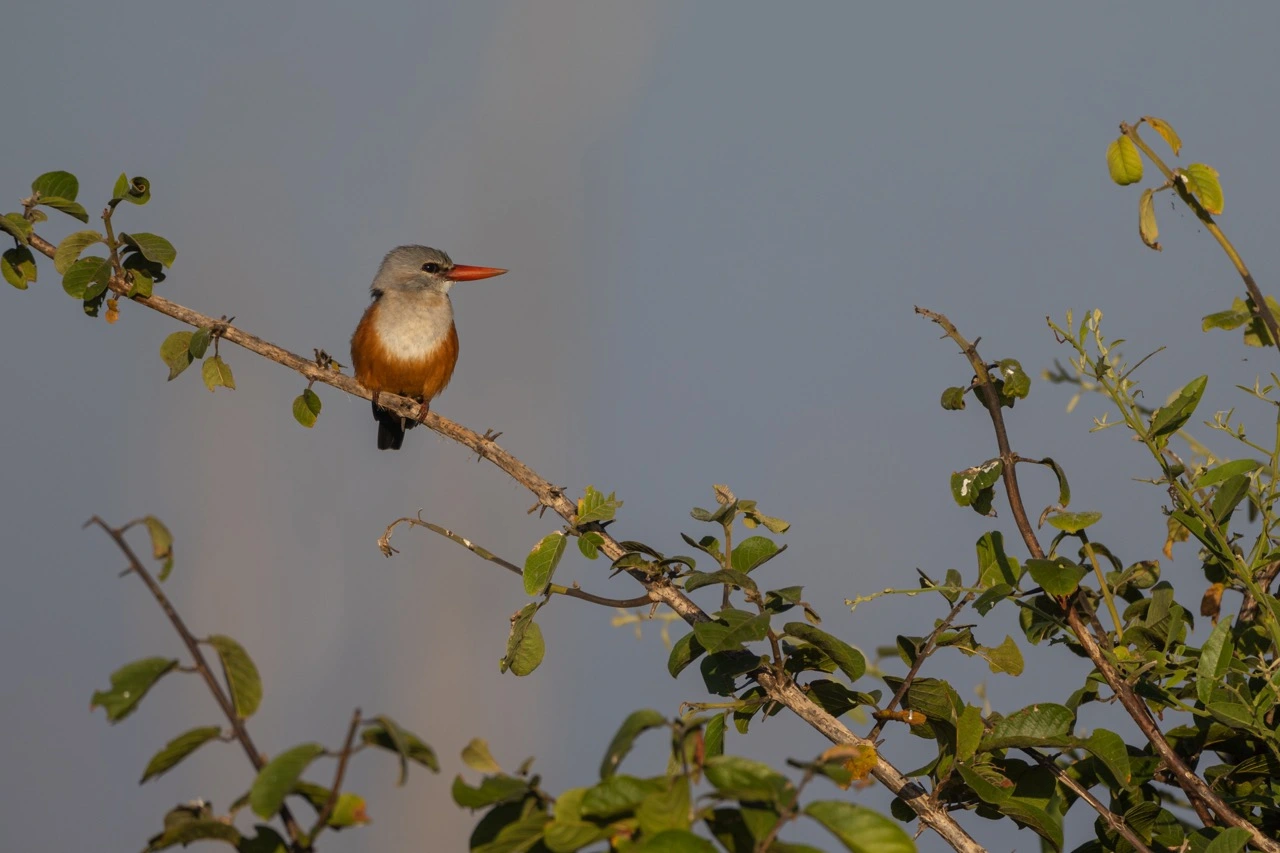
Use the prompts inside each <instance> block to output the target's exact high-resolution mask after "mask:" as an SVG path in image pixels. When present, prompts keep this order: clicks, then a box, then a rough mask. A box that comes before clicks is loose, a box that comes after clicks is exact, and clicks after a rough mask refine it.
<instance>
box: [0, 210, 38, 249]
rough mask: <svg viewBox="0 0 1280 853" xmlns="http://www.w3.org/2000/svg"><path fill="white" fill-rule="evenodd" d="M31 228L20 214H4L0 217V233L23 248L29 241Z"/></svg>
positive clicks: (29, 223)
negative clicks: (6, 235)
mask: <svg viewBox="0 0 1280 853" xmlns="http://www.w3.org/2000/svg"><path fill="white" fill-rule="evenodd" d="M32 228H33V226H32V224H31V222H30V220H28V219H27V218H26V217H25V216H23V215H22V214H21V213H6V214H5V215H4V216H0V231H4V232H5V233H7V234H9V235H10V236H12V237H13V238H14V239H15V240H17V241H18V242H19V243H21V244H22V245H24V246H25V245H26V244H27V241H28V240H30V239H31V230H32Z"/></svg>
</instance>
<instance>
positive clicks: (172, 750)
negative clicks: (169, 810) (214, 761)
mask: <svg viewBox="0 0 1280 853" xmlns="http://www.w3.org/2000/svg"><path fill="white" fill-rule="evenodd" d="M221 734H222V728H221V727H220V726H201V727H200V728H196V729H192V730H191V731H188V732H183V733H182V734H180V735H178V736H177V737H176V738H174V739H173V740H171V741H169V742H168V743H167V744H165V747H164V749H162V750H160V751H159V752H157V753H156V754H155V755H153V756H152V757H151V761H149V762H148V763H147V769H146V770H144V771H143V772H142V778H141V779H140V780H138V784H140V785H141V784H142V783H143V782H146V781H147V780H148V779H154V778H156V777H157V776H159V775H161V774H162V773H164V772H165V771H167V770H171V769H173V768H174V767H176V766H177V765H178V764H179V762H181V761H182V760H183V759H184V758H186V757H187V756H188V755H190V754H191V753H193V752H195V751H196V750H197V749H199V748H200V747H202V746H204V745H205V744H206V743H208V742H209V741H211V740H213V739H214V738H216V737H218V736H219V735H221Z"/></svg>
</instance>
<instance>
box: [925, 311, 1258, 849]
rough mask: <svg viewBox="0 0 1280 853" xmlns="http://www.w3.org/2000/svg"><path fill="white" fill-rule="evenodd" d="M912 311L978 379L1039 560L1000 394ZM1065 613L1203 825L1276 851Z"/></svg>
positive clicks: (1075, 613)
mask: <svg viewBox="0 0 1280 853" xmlns="http://www.w3.org/2000/svg"><path fill="white" fill-rule="evenodd" d="M915 310H916V313H917V314H920V315H922V316H924V317H927V318H928V319H930V320H932V321H933V322H934V323H936V324H938V326H940V327H941V328H942V330H943V331H944V332H945V333H946V336H947V337H949V338H951V340H952V341H954V342H955V343H956V345H958V346H959V347H960V351H961V352H962V353H963V354H964V356H965V357H966V358H967V359H968V360H969V364H970V366H972V367H973V370H974V373H975V375H977V377H978V380H979V382H978V388H977V390H978V393H979V395H980V396H981V398H982V401H983V403H984V404H985V405H986V408H987V413H988V414H989V415H990V416H991V424H992V427H993V429H994V430H995V434H996V445H997V447H998V448H999V450H1000V459H1001V460H1002V461H1003V462H1004V465H1003V471H1002V475H1003V478H1004V485H1005V492H1006V495H1007V497H1008V500H1009V509H1010V511H1011V512H1012V514H1013V519H1014V523H1015V524H1016V525H1017V527H1018V532H1019V533H1021V534H1022V541H1023V542H1024V543H1025V544H1026V546H1027V550H1028V551H1029V552H1030V553H1031V556H1032V557H1034V558H1036V559H1044V549H1043V548H1041V547H1040V541H1039V539H1037V538H1036V534H1035V530H1034V529H1033V528H1032V526H1031V521H1030V519H1029V518H1028V517H1027V511H1026V507H1025V506H1024V504H1023V501H1022V492H1021V490H1020V489H1019V487H1018V475H1017V471H1016V470H1015V466H1014V465H1013V462H1014V460H1015V458H1016V455H1015V454H1014V453H1013V451H1012V450H1011V449H1010V447H1009V435H1008V432H1007V431H1006V430H1005V424H1004V413H1003V412H1002V411H1001V409H1000V397H999V394H997V393H996V390H995V387H994V386H993V385H992V383H991V377H990V374H989V373H988V371H987V368H986V363H985V362H984V361H983V360H982V358H981V357H980V356H979V355H978V350H977V347H976V346H975V345H974V344H971V343H969V342H968V341H967V340H965V339H964V337H963V336H961V334H960V333H959V332H958V331H957V330H956V327H955V326H954V325H953V324H952V323H951V321H950V320H948V319H947V318H946V317H945V316H943V315H942V314H938V313H936V312H934V311H930V310H928V309H925V308H920V307H919V306H917V307H916V309H915ZM1066 616H1067V624H1068V625H1069V626H1070V627H1071V631H1072V633H1073V634H1074V635H1075V637H1076V641H1077V642H1078V643H1079V644H1080V647H1081V648H1082V649H1083V650H1084V653H1085V655H1086V656H1088V658H1089V660H1090V661H1092V663H1093V665H1094V667H1096V668H1097V670H1098V672H1100V673H1102V677H1103V679H1105V680H1106V682H1107V685H1108V686H1109V687H1110V688H1111V690H1112V692H1113V693H1115V695H1116V698H1117V699H1119V700H1120V704H1121V705H1123V706H1124V709H1125V711H1126V712H1127V713H1128V714H1129V716H1130V717H1131V718H1132V719H1133V721H1134V722H1135V723H1136V724H1137V726H1138V728H1139V729H1140V730H1141V731H1142V734H1143V736H1144V737H1146V739H1147V741H1148V742H1150V744H1151V746H1152V748H1153V749H1154V750H1155V751H1156V754H1157V755H1159V756H1160V758H1161V760H1162V761H1163V762H1164V764H1165V766H1167V767H1168V768H1169V770H1170V772H1171V773H1172V774H1173V777H1174V779H1175V780H1177V782H1178V786H1179V787H1180V788H1182V790H1183V791H1184V792H1185V793H1186V795H1187V798H1188V799H1189V800H1190V801H1191V804H1192V806H1193V807H1194V808H1195V810H1196V814H1197V815H1198V816H1199V818H1200V820H1201V821H1202V822H1203V823H1204V824H1205V825H1206V826H1212V825H1213V824H1214V822H1215V821H1214V818H1215V816H1216V818H1217V819H1218V820H1221V821H1222V822H1223V823H1225V824H1228V825H1230V826H1236V827H1239V828H1241V829H1244V830H1246V831H1247V832H1248V833H1249V836H1250V841H1251V843H1252V844H1253V845H1254V846H1256V847H1257V848H1258V849H1260V850H1264V851H1267V853H1280V842H1277V841H1275V840H1273V839H1270V838H1267V837H1266V836H1264V835H1263V834H1262V832H1261V831H1260V830H1259V829H1258V828H1257V827H1256V826H1254V825H1253V824H1251V823H1249V822H1248V821H1247V820H1245V819H1244V818H1243V817H1242V816H1241V815H1239V814H1237V813H1236V811H1235V810H1234V809H1232V808H1231V806H1230V805H1228V804H1227V803H1226V802H1225V801H1224V800H1223V799H1222V798H1221V797H1219V796H1218V795H1217V794H1216V793H1215V792H1214V791H1213V790H1212V789H1211V788H1210V787H1209V786H1208V785H1207V784H1205V782H1204V780H1203V779H1201V778H1200V777H1199V776H1197V775H1196V774H1195V772H1194V771H1193V770H1191V768H1189V767H1188V766H1187V765H1186V762H1184V761H1183V760H1182V757H1181V756H1179V755H1178V753H1177V752H1175V751H1174V749H1173V747H1172V746H1170V745H1169V741H1168V740H1166V739H1165V736H1164V733H1163V732H1162V731H1160V727H1159V726H1158V725H1157V724H1156V721H1155V719H1154V718H1153V717H1152V716H1151V711H1150V709H1148V708H1147V705H1146V702H1145V701H1143V699H1142V698H1141V697H1139V696H1138V694H1137V692H1136V691H1135V690H1134V688H1133V685H1131V684H1129V683H1128V682H1127V681H1126V680H1125V679H1124V678H1123V677H1122V676H1121V675H1120V673H1119V672H1118V671H1117V670H1116V668H1115V667H1114V666H1113V665H1112V664H1111V662H1110V661H1108V660H1107V657H1106V655H1105V654H1104V653H1103V651H1102V649H1101V648H1100V647H1099V645H1098V642H1097V641H1096V640H1095V639H1094V637H1093V634H1092V633H1090V631H1089V629H1088V626H1086V625H1085V623H1084V620H1083V618H1082V617H1081V615H1080V607H1079V606H1078V605H1077V601H1076V600H1075V599H1074V598H1073V599H1071V600H1068V601H1067V603H1066Z"/></svg>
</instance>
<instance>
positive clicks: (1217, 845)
mask: <svg viewBox="0 0 1280 853" xmlns="http://www.w3.org/2000/svg"><path fill="white" fill-rule="evenodd" d="M1250 838H1251V836H1250V835H1249V830H1247V829H1244V828H1242V827H1239V826H1230V827H1227V828H1226V829H1223V830H1222V831H1221V832H1219V833H1218V835H1217V837H1215V838H1214V839H1213V840H1212V841H1210V842H1209V843H1208V844H1207V845H1205V848H1204V851H1203V853H1240V851H1242V850H1244V848H1245V845H1246V844H1248V843H1249V839H1250Z"/></svg>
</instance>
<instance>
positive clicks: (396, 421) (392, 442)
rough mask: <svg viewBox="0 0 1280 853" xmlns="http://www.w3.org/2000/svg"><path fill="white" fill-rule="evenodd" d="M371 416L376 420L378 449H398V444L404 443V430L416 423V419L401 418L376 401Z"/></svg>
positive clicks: (411, 427) (414, 425)
mask: <svg viewBox="0 0 1280 853" xmlns="http://www.w3.org/2000/svg"><path fill="white" fill-rule="evenodd" d="M373 416H374V418H376V419H377V421H378V449H379V450H399V449H400V445H402V444H404V432H405V430H407V429H413V428H414V427H416V426H417V425H418V422H417V421H415V420H412V419H408V418H402V417H400V416H399V415H397V414H396V413H395V412H392V411H389V410H387V409H384V408H382V407H381V406H379V405H378V404H377V403H374V404H373Z"/></svg>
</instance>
